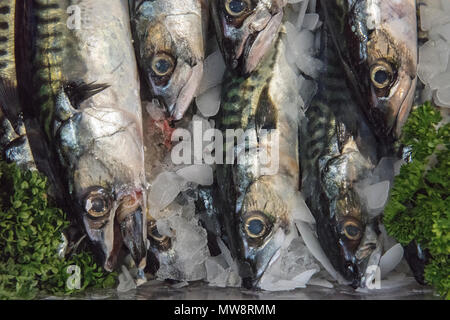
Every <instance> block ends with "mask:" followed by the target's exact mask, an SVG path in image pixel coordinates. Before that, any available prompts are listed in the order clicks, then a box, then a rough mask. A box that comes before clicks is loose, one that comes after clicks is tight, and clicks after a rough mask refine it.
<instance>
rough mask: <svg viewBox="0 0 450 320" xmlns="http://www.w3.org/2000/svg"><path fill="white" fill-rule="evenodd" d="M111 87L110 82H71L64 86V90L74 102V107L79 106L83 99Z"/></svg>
mask: <svg viewBox="0 0 450 320" xmlns="http://www.w3.org/2000/svg"><path fill="white" fill-rule="evenodd" d="M109 87H110V85H109V84H96V83H95V82H91V83H84V82H79V83H75V82H71V83H68V84H66V85H65V86H64V92H65V93H66V95H67V97H68V98H69V100H70V102H71V103H72V106H73V107H74V108H78V107H79V106H80V104H81V103H82V102H83V101H85V100H87V99H89V98H91V97H93V96H95V95H96V94H98V93H100V92H102V91H103V90H105V89H107V88H109Z"/></svg>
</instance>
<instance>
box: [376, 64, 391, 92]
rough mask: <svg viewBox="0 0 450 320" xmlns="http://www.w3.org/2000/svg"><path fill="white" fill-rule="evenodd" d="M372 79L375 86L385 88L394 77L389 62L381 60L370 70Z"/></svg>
mask: <svg viewBox="0 0 450 320" xmlns="http://www.w3.org/2000/svg"><path fill="white" fill-rule="evenodd" d="M370 79H371V80H372V83H373V85H374V86H375V87H377V88H378V89H384V88H386V87H387V86H389V85H390V83H391V81H392V79H393V71H392V67H391V65H390V64H389V63H386V62H383V61H379V62H377V63H376V64H375V65H373V66H372V68H371V70H370Z"/></svg>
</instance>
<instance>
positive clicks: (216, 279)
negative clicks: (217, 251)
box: [205, 256, 229, 288]
mask: <svg viewBox="0 0 450 320" xmlns="http://www.w3.org/2000/svg"><path fill="white" fill-rule="evenodd" d="M221 260H224V259H223V257H222V256H217V257H210V258H208V259H207V260H206V262H205V267H206V280H207V281H208V283H209V285H210V286H215V287H221V288H224V287H226V286H227V282H228V276H229V274H228V272H227V270H226V268H225V267H224V266H223V262H222V261H221Z"/></svg>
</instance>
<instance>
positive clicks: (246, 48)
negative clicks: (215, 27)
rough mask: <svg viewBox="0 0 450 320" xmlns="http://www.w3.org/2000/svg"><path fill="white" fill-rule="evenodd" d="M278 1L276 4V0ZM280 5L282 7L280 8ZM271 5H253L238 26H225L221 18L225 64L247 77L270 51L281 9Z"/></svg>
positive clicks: (279, 25)
mask: <svg viewBox="0 0 450 320" xmlns="http://www.w3.org/2000/svg"><path fill="white" fill-rule="evenodd" d="M278 2H280V1H278ZM283 6H284V5H283ZM283 6H282V5H281V4H280V6H279V8H278V6H274V5H272V7H271V8H270V9H269V8H267V7H266V6H257V7H256V8H255V9H254V11H253V12H252V14H251V15H250V16H248V17H247V18H246V20H245V22H244V23H243V24H242V25H241V26H236V25H233V24H231V25H230V24H228V20H227V18H226V17H222V23H221V25H222V29H223V34H224V35H223V39H222V41H221V47H222V52H223V55H224V59H225V62H226V64H227V65H228V66H229V67H230V68H232V69H236V70H239V72H241V73H242V74H249V73H251V72H252V71H253V70H255V69H256V67H257V66H258V65H259V63H260V62H261V60H262V59H263V58H264V56H265V55H266V53H267V52H268V51H269V50H270V49H271V48H272V46H273V43H274V41H275V39H276V38H277V35H278V30H279V28H280V27H281V22H282V19H283V10H282V7H283Z"/></svg>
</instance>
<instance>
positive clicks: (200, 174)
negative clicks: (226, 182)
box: [177, 164, 214, 186]
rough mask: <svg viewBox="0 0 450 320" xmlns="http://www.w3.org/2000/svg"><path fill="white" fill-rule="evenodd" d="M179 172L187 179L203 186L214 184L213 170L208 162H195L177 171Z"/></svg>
mask: <svg viewBox="0 0 450 320" xmlns="http://www.w3.org/2000/svg"><path fill="white" fill-rule="evenodd" d="M177 174H178V175H179V176H181V177H183V178H184V179H185V180H187V181H192V182H195V183H197V184H199V185H202V186H210V185H212V184H213V179H214V178H213V170H212V168H211V167H210V166H209V165H207V164H195V165H192V166H188V167H185V168H183V169H180V170H178V171H177Z"/></svg>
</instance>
